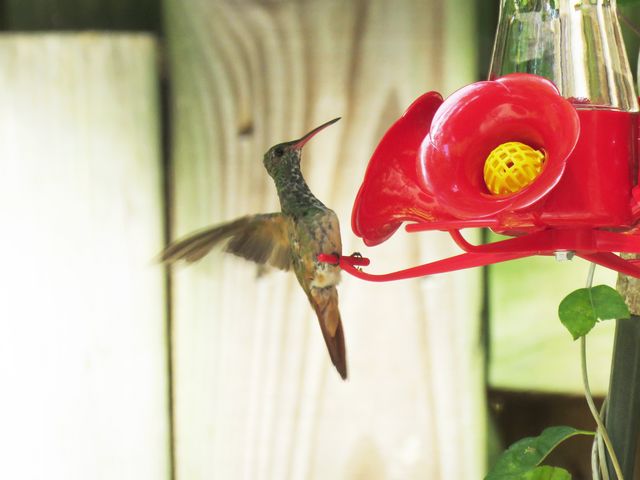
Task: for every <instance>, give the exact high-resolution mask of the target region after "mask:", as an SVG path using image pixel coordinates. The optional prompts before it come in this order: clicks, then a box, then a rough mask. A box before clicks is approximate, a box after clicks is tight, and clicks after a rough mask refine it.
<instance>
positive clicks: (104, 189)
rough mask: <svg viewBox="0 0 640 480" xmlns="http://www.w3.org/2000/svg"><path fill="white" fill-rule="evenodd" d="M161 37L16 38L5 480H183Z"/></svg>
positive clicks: (0, 401)
mask: <svg viewBox="0 0 640 480" xmlns="http://www.w3.org/2000/svg"><path fill="white" fill-rule="evenodd" d="M156 85H157V75H156V47H155V42H154V41H153V40H152V39H151V38H150V37H148V36H144V35H107V34H83V35H55V34H48V35H3V36H0V105H2V108H0V218H2V234H1V235H0V251H1V252H2V257H3V258H2V262H1V263H2V266H1V268H0V309H1V310H0V312H1V313H0V379H2V395H0V424H1V425H2V428H1V431H0V452H2V455H1V457H2V461H1V462H0V476H1V477H3V478H47V479H56V480H57V479H65V480H66V479H71V478H86V479H89V478H91V479H107V478H118V479H132V480H133V479H135V480H144V479H148V480H157V479H160V480H162V479H168V478H169V476H170V466H169V454H168V453H169V438H168V424H169V422H168V408H167V398H168V397H167V392H168V385H167V378H166V336H165V333H166V332H165V302H164V285H163V272H162V268H161V267H159V266H157V265H156V264H154V260H153V257H154V255H155V254H156V253H157V252H158V251H159V250H160V249H161V248H162V245H163V218H162V216H163V211H162V197H161V195H162V189H161V158H160V152H159V134H158V133H159V132H158V99H157V88H156Z"/></svg>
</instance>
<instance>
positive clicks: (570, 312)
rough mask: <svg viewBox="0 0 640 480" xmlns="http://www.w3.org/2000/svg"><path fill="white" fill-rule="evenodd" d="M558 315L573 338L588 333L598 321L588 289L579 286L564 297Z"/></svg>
mask: <svg viewBox="0 0 640 480" xmlns="http://www.w3.org/2000/svg"><path fill="white" fill-rule="evenodd" d="M558 316H559V317H560V321H561V322H562V324H563V325H564V326H565V327H567V330H569V333H570V334H571V336H573V339H574V340H576V339H578V338H580V337H581V336H582V335H586V334H587V333H589V331H590V330H591V329H592V328H593V327H594V326H595V325H596V322H597V321H598V317H597V316H596V312H595V310H594V308H593V305H592V304H591V296H590V295H589V290H588V289H587V288H581V289H579V290H576V291H574V292H571V293H570V294H569V295H567V296H566V297H564V299H563V300H562V301H561V302H560V306H559V307H558Z"/></svg>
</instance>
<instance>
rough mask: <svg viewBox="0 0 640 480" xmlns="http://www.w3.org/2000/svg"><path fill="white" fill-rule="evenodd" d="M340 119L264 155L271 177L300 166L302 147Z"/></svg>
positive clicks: (265, 165) (275, 146)
mask: <svg viewBox="0 0 640 480" xmlns="http://www.w3.org/2000/svg"><path fill="white" fill-rule="evenodd" d="M338 120H340V118H339V117H338V118H334V119H333V120H330V121H328V122H327V123H323V124H322V125H320V126H319V127H316V128H314V129H313V130H311V131H310V132H309V133H307V134H306V135H305V136H303V137H302V138H299V139H298V140H292V141H290V142H284V143H279V144H277V145H274V146H273V147H271V148H270V149H269V150H267V153H265V154H264V159H263V163H264V167H265V168H266V169H267V172H268V173H269V175H271V177H273V178H275V176H276V175H277V174H279V173H286V172H288V171H290V170H291V169H292V168H293V167H298V166H299V165H300V155H301V154H302V147H304V145H305V144H306V143H307V142H308V141H309V140H311V138H312V137H313V136H314V135H315V134H316V133H318V132H319V131H320V130H323V129H324V128H326V127H328V126H329V125H332V124H334V123H336V122H337V121H338Z"/></svg>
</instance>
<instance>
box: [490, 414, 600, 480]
mask: <svg viewBox="0 0 640 480" xmlns="http://www.w3.org/2000/svg"><path fill="white" fill-rule="evenodd" d="M593 434H594V432H587V431H585V430H577V429H575V428H573V427H566V426H558V427H549V428H546V429H545V430H544V431H543V432H542V433H541V434H540V435H539V436H537V437H527V438H523V439H522V440H518V441H517V442H516V443H514V444H513V445H511V446H510V447H509V448H508V449H507V450H506V451H505V452H504V453H503V454H502V455H501V456H500V458H498V461H497V462H496V464H495V466H494V467H493V469H492V470H491V471H490V472H489V473H488V474H487V476H486V477H485V480H567V479H571V475H570V474H569V472H567V471H566V470H564V469H562V468H555V467H548V466H544V467H539V466H538V465H539V464H540V463H541V462H542V461H543V460H544V459H545V458H546V457H547V455H549V453H551V451H552V450H553V449H554V448H556V447H557V446H558V445H559V444H560V443H562V442H563V441H565V440H567V439H568V438H571V437H573V436H575V435H593Z"/></svg>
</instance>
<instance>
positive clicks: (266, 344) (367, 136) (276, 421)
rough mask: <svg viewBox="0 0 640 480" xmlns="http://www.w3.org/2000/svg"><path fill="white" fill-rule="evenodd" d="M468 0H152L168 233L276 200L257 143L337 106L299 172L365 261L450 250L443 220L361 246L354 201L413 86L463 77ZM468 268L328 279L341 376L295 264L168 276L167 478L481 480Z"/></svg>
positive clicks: (446, 86) (475, 309)
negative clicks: (165, 136) (167, 119)
mask: <svg viewBox="0 0 640 480" xmlns="http://www.w3.org/2000/svg"><path fill="white" fill-rule="evenodd" d="M474 3H475V2H472V1H466V0H458V1H453V2H442V1H440V0H403V1H397V2H388V1H383V0H360V1H351V2H344V1H338V0H313V1H270V2H265V1H257V0H252V1H243V2H237V1H232V0H215V1H210V2H197V1H188V2H184V1H178V0H166V2H165V6H166V15H165V16H166V19H167V32H168V42H169V53H170V60H171V61H170V64H171V75H172V80H173V117H172V122H173V125H174V126H175V130H174V137H173V140H174V151H173V170H174V172H173V174H174V190H175V198H174V203H173V205H174V209H175V219H174V220H175V222H174V234H175V236H181V235H184V234H186V233H187V232H189V231H191V230H193V229H197V228H200V227H203V226H205V225H209V224H212V223H216V222H222V221H225V220H229V219H232V218H234V217H237V216H239V215H243V214H247V213H254V212H269V211H275V210H277V209H278V203H277V197H276V194H275V190H274V188H273V185H272V183H271V180H270V179H269V177H268V176H267V174H266V172H265V171H264V169H263V166H262V154H263V152H264V151H265V150H266V149H267V148H268V147H269V146H271V145H272V144H274V143H277V142H280V141H285V140H290V139H293V138H296V137H297V136H300V135H301V134H303V133H305V132H306V131H308V130H309V129H310V128H312V127H314V126H316V125H319V124H321V123H322V122H324V121H326V120H329V119H331V118H333V117H336V116H342V117H343V119H342V121H341V122H339V123H338V124H336V125H335V126H332V127H331V128H330V129H328V130H327V131H323V132H322V134H320V135H318V137H316V138H314V140H313V142H311V143H310V144H309V145H308V146H307V147H305V154H304V156H303V160H302V169H303V172H304V174H305V176H306V178H307V179H308V182H309V184H310V186H311V188H312V190H314V192H315V193H316V194H317V195H318V197H319V198H321V199H322V200H323V201H324V202H325V203H326V204H327V205H329V206H331V207H332V208H333V209H335V210H336V212H337V213H338V215H339V217H340V218H341V220H342V233H343V242H344V250H345V251H346V252H351V251H353V250H359V251H361V252H363V253H364V254H366V255H370V256H371V257H372V258H373V259H374V265H375V267H374V268H376V269H379V270H381V271H385V270H391V269H397V268H400V267H402V266H406V265H409V264H415V263H417V262H419V261H426V260H429V259H435V258H438V257H441V256H444V255H450V254H452V253H453V252H454V251H455V249H454V247H453V246H452V245H451V242H449V240H448V239H445V238H444V236H439V235H438V234H433V235H429V234H427V235H424V236H422V235H421V236H411V237H409V236H408V235H402V234H400V235H398V236H397V238H394V239H393V240H391V241H389V242H388V243H387V244H385V245H384V246H381V247H378V248H376V249H371V250H368V251H365V250H364V249H363V246H362V244H361V242H360V241H358V240H357V239H356V238H354V236H353V234H352V233H351V231H350V224H349V218H350V210H351V206H352V204H353V200H354V197H355V194H356V192H357V189H358V187H359V184H360V182H361V180H362V176H363V174H364V170H365V168H366V164H367V161H368V158H369V156H370V154H371V153H372V151H373V148H374V147H375V145H376V143H377V142H378V140H379V139H380V137H381V135H382V133H383V132H384V131H385V129H386V128H387V127H388V126H389V125H390V124H391V123H392V122H393V121H394V120H395V119H396V118H397V117H398V116H399V115H400V114H401V113H402V111H403V110H404V109H405V108H406V107H407V106H408V105H409V104H410V103H411V101H412V100H413V99H414V98H415V97H417V96H418V95H419V94H421V93H423V92H424V91H427V90H432V89H433V90H441V91H444V93H445V94H447V93H450V92H451V91H452V90H453V89H455V88H457V87H460V86H462V85H464V84H465V83H469V82H471V81H473V80H474V78H473V77H474V71H475V66H476V65H475V58H474V51H475V49H474V39H475V36H474V28H473V17H474V15H473V12H472V11H470V9H471V8H472V5H473V4H474ZM478 279H479V272H478V271H473V272H461V273H455V274H451V275H442V276H438V277H433V278H428V279H423V280H418V281H412V282H404V283H397V284H385V285H372V284H366V283H361V282H360V281H358V280H355V279H353V278H346V277H345V278H344V279H343V283H342V284H341V287H340V299H341V309H342V315H343V319H344V322H345V331H346V337H347V348H348V356H349V365H350V379H349V381H348V382H346V383H344V382H341V381H340V380H339V378H338V376H337V374H336V373H335V372H334V371H333V370H332V368H331V365H330V362H329V360H328V358H327V354H326V352H325V350H324V345H323V341H322V338H321V334H320V331H319V328H318V326H317V323H316V320H315V318H314V316H313V314H312V311H311V309H310V307H309V306H308V304H307V300H306V298H305V297H304V294H303V293H302V291H301V290H300V289H299V287H298V286H297V284H296V282H295V279H294V278H293V276H292V275H287V274H283V273H280V272H275V273H273V274H271V275H269V276H265V277H262V278H256V270H255V267H254V266H252V265H249V264H247V263H244V262H243V261H241V260H239V259H236V258H231V257H227V256H225V255H223V254H222V253H219V252H218V253H214V254H212V255H211V256H210V257H208V258H207V259H206V260H204V261H203V262H202V263H201V264H199V265H196V266H194V267H190V268H177V270H176V273H175V277H174V284H175V291H174V294H175V297H174V305H175V312H174V345H175V378H176V384H175V391H174V395H175V402H176V403H175V406H176V448H177V450H176V461H177V466H178V467H177V468H178V470H177V476H178V478H189V479H196V480H197V479H208V478H247V479H249V478H250V479H275V478H277V479H286V478H294V479H297V478H305V479H310V478H318V479H320V478H367V479H376V478H406V479H410V478H443V479H444V478H446V479H453V478H479V477H480V476H481V475H482V473H483V470H484V456H485V442H484V439H485V425H484V378H483V368H484V367H483V351H482V347H481V341H480V339H479V336H480V326H479V325H480V321H479V301H478V299H479V292H478V288H479V282H478Z"/></svg>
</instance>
